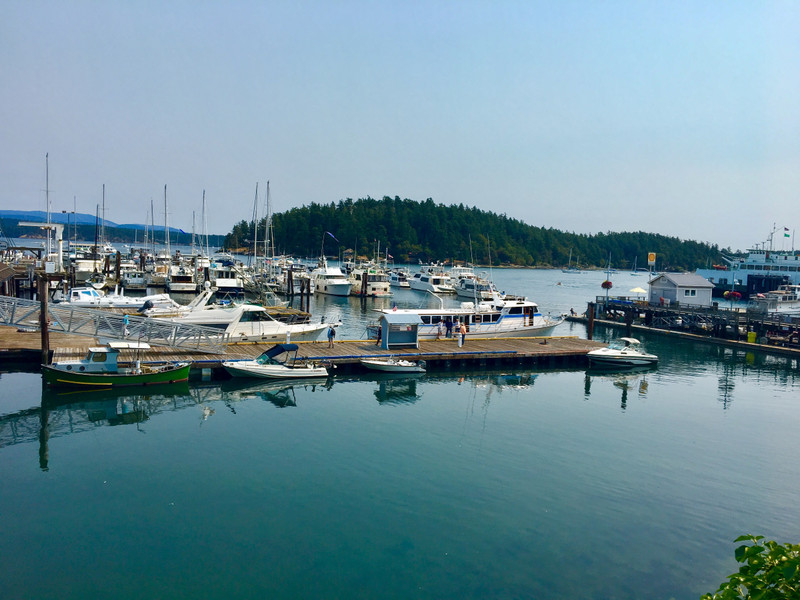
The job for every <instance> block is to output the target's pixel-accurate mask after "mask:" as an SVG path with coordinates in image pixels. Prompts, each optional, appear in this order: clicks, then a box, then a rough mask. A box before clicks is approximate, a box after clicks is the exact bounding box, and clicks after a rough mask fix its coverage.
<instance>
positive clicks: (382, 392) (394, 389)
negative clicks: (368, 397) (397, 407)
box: [362, 373, 424, 405]
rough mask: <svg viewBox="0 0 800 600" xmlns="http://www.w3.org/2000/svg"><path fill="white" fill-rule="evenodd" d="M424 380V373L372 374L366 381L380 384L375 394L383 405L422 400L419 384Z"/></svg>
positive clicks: (365, 378)
mask: <svg viewBox="0 0 800 600" xmlns="http://www.w3.org/2000/svg"><path fill="white" fill-rule="evenodd" d="M423 378H424V374H423V373H370V374H369V375H368V376H366V377H364V378H363V379H362V380H364V381H374V382H376V383H377V384H378V389H376V390H375V391H374V392H373V394H374V395H375V399H376V400H377V401H378V403H379V404H381V405H389V404H411V403H414V402H416V401H417V400H419V399H420V398H421V394H420V393H419V392H418V391H417V384H418V383H419V382H420V381H422V379H423Z"/></svg>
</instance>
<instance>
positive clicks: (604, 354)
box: [587, 337, 658, 367]
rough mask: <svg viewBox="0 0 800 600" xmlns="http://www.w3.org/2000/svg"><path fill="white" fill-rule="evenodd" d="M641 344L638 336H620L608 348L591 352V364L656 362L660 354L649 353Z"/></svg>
mask: <svg viewBox="0 0 800 600" xmlns="http://www.w3.org/2000/svg"><path fill="white" fill-rule="evenodd" d="M620 342H621V343H620ZM640 344H641V342H640V341H639V340H637V339H636V338H629V337H623V338H619V342H612V343H611V344H610V345H609V346H608V347H606V348H598V349H597V350H592V351H591V352H589V353H588V354H587V356H588V357H589V364H591V365H592V366H593V367H642V366H646V365H654V364H656V363H657V362H658V356H656V355H655V354H647V353H646V352H644V351H643V350H642V349H641V348H639V345H640Z"/></svg>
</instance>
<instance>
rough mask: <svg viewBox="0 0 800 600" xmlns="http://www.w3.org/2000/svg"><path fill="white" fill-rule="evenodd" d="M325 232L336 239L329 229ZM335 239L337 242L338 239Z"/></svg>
mask: <svg viewBox="0 0 800 600" xmlns="http://www.w3.org/2000/svg"><path fill="white" fill-rule="evenodd" d="M325 233H327V234H328V235H329V236H331V237H332V238H333V239H335V240H336V236H335V235H333V234H332V233H331V232H330V231H326V232H325ZM336 241H337V242H338V241H339V240H336Z"/></svg>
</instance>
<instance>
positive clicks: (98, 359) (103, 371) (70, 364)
mask: <svg viewBox="0 0 800 600" xmlns="http://www.w3.org/2000/svg"><path fill="white" fill-rule="evenodd" d="M149 348H150V346H149V345H148V344H145V343H140V342H110V343H109V344H108V345H107V346H105V347H96V348H95V347H93V348H89V351H88V352H87V354H86V357H85V358H83V359H81V360H70V361H60V362H57V363H53V364H51V365H42V375H43V376H44V380H45V382H46V383H47V384H48V385H52V386H69V387H84V388H109V387H111V388H114V387H127V386H138V385H156V384H165V383H177V382H179V381H187V380H188V379H189V369H190V367H191V363H189V362H168V363H164V364H159V365H142V364H141V363H140V362H139V361H138V360H137V361H136V362H135V363H133V364H132V365H130V366H123V365H120V364H119V353H120V350H126V349H127V350H131V349H135V350H146V349H149Z"/></svg>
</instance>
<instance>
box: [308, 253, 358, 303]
mask: <svg viewBox="0 0 800 600" xmlns="http://www.w3.org/2000/svg"><path fill="white" fill-rule="evenodd" d="M311 279H312V280H313V281H314V292H315V293H317V294H328V295H329V296H349V295H350V288H351V287H352V285H353V284H352V283H350V280H349V279H348V278H347V276H346V275H345V274H344V273H342V270H341V269H340V268H339V267H329V266H328V261H327V260H326V259H325V257H324V256H323V257H322V258H321V259H320V261H319V265H318V266H317V268H316V269H314V270H313V271H311Z"/></svg>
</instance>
